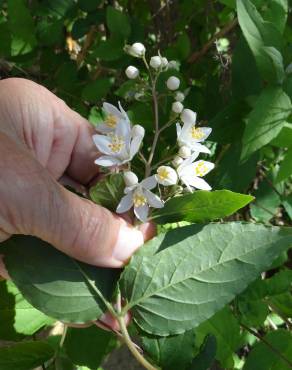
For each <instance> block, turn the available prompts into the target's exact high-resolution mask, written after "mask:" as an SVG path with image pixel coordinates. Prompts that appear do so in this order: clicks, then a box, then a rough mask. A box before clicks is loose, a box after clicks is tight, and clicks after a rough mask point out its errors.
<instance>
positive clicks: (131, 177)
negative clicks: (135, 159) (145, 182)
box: [123, 171, 139, 186]
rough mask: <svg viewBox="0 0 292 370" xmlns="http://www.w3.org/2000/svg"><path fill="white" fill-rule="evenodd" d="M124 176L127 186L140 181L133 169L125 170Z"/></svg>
mask: <svg viewBox="0 0 292 370" xmlns="http://www.w3.org/2000/svg"><path fill="white" fill-rule="evenodd" d="M123 177H124V181H125V184H126V186H133V185H136V184H138V182H139V180H138V177H137V175H136V174H135V173H134V172H132V171H127V172H124V175H123Z"/></svg>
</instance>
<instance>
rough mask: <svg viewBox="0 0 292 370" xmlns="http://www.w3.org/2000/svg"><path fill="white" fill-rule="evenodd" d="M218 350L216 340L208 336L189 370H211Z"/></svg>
mask: <svg viewBox="0 0 292 370" xmlns="http://www.w3.org/2000/svg"><path fill="white" fill-rule="evenodd" d="M216 350H217V344H216V338H215V337H214V336H213V335H208V336H207V337H206V338H205V341H204V343H203V344H202V345H201V348H200V352H199V353H198V354H197V355H196V357H195V358H194V359H193V361H192V364H191V366H190V367H189V368H188V370H209V369H210V368H211V366H212V364H213V362H214V361H215V355H216Z"/></svg>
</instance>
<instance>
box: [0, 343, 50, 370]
mask: <svg viewBox="0 0 292 370" xmlns="http://www.w3.org/2000/svg"><path fill="white" fill-rule="evenodd" d="M54 353H55V351H54V348H53V347H52V346H51V345H49V344H48V343H47V342H45V341H38V342H22V343H17V344H15V345H13V346H9V347H0V369H1V370H28V369H33V368H35V367H37V366H41V365H42V364H43V363H44V362H46V361H48V360H50V359H51V358H52V357H53V356H54Z"/></svg>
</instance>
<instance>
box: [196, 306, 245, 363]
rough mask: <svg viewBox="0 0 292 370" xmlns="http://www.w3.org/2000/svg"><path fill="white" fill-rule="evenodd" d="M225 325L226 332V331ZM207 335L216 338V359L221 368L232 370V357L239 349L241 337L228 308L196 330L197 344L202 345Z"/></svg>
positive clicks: (236, 322)
mask: <svg viewBox="0 0 292 370" xmlns="http://www.w3.org/2000/svg"><path fill="white" fill-rule="evenodd" d="M227 325H228V330H226V329H227V328H226V326H227ZM208 334H212V335H213V336H214V337H215V338H216V343H217V352H216V359H217V360H218V361H220V363H221V365H222V367H223V368H228V369H231V368H233V367H234V361H233V358H232V356H233V354H234V353H235V352H236V351H237V350H238V348H239V347H240V345H241V341H242V337H241V334H240V326H239V323H238V321H237V320H236V319H235V317H234V316H233V314H232V312H231V310H230V308H229V307H225V308H224V309H223V310H221V311H219V312H217V313H216V314H215V315H214V316H212V317H211V318H210V319H209V320H207V321H205V322H203V323H202V324H201V325H200V326H199V327H198V328H197V329H196V335H197V340H198V342H199V343H202V342H203V339H204V338H205V337H206V335H208Z"/></svg>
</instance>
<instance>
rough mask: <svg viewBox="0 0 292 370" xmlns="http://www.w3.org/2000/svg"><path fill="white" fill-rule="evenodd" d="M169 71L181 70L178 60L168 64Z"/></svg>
mask: <svg viewBox="0 0 292 370" xmlns="http://www.w3.org/2000/svg"><path fill="white" fill-rule="evenodd" d="M168 69H176V70H177V71H178V70H179V63H178V62H177V61H176V60H171V61H170V62H168Z"/></svg>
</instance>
